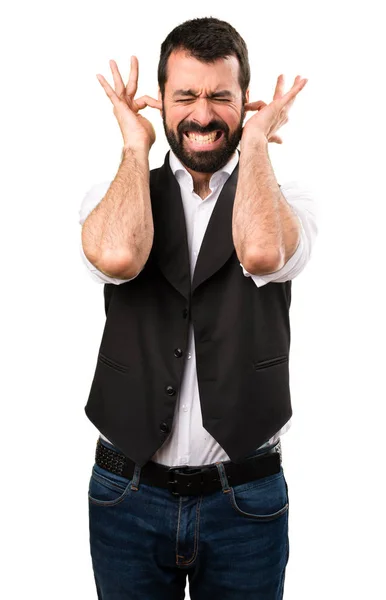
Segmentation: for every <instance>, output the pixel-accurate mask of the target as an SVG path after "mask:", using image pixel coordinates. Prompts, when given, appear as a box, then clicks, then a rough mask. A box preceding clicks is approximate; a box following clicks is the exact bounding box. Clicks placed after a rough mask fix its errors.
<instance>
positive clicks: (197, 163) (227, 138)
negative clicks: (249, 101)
mask: <svg viewBox="0 0 386 600" xmlns="http://www.w3.org/2000/svg"><path fill="white" fill-rule="evenodd" d="M244 116H245V110H244V105H243V106H242V109H241V116H240V122H239V125H238V127H237V128H236V130H235V131H233V132H232V133H230V131H229V127H228V125H227V124H226V123H225V122H224V121H220V120H213V121H211V122H210V123H208V125H206V126H205V127H201V126H200V125H198V123H194V122H191V121H182V122H181V123H180V124H179V125H178V127H177V131H176V132H175V131H174V130H173V129H170V128H169V127H168V126H167V124H166V114H165V110H163V111H162V121H163V125H164V130H165V135H166V139H167V140H168V142H169V146H170V148H171V149H172V151H173V152H174V154H175V155H176V156H177V158H178V159H179V160H180V161H181V162H182V164H183V165H184V166H185V167H187V168H188V169H191V170H192V171H196V172H198V173H215V172H216V171H218V170H219V169H222V167H224V166H225V165H226V164H227V162H228V161H229V159H230V158H231V156H232V154H233V153H234V152H235V150H236V148H237V146H238V145H239V142H240V139H241V135H242V132H243V122H244ZM216 130H219V131H222V132H223V136H222V143H221V145H220V146H219V147H218V148H216V149H215V150H191V149H188V148H186V143H187V142H186V141H185V138H186V136H185V133H184V132H185V131H194V132H197V133H201V134H206V133H211V132H212V131H216Z"/></svg>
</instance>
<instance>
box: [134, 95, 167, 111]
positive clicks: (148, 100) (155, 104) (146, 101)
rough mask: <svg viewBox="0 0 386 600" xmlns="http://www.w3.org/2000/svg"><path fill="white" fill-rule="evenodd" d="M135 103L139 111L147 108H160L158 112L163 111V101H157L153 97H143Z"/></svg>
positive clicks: (136, 99)
mask: <svg viewBox="0 0 386 600" xmlns="http://www.w3.org/2000/svg"><path fill="white" fill-rule="evenodd" d="M134 102H135V104H136V106H137V109H138V110H141V109H142V108H145V107H146V106H151V108H158V110H162V102H161V100H156V99H155V98H152V97H151V96H141V97H140V98H135V100H134Z"/></svg>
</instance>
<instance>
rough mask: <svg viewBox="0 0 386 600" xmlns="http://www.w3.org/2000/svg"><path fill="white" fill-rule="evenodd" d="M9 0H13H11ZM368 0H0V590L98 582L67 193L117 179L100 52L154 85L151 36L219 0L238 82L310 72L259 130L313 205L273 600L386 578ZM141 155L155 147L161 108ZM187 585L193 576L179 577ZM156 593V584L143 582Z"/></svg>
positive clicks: (76, 261)
mask: <svg viewBox="0 0 386 600" xmlns="http://www.w3.org/2000/svg"><path fill="white" fill-rule="evenodd" d="M10 6H11V8H10ZM381 6H382V3H381V2H375V1H374V2H371V1H368V2H366V3H359V2H334V3H332V2H326V1H324V2H320V3H316V2H299V1H294V0H292V1H291V2H290V3H288V2H270V3H268V2H251V3H245V2H244V3H240V2H237V3H236V2H235V3H233V5H229V7H228V8H225V5H224V3H223V2H214V1H212V2H211V1H210V0H205V1H200V0H195V1H194V2H190V3H187V2H184V3H182V2H180V1H178V2H167V3H166V2H164V3H157V4H156V5H154V6H153V5H152V4H151V3H150V4H149V3H145V2H143V3H132V2H130V1H128V0H127V1H126V2H123V1H113V0H110V2H109V3H107V2H100V1H96V0H93V1H92V2H91V1H81V0H77V2H74V1H72V2H71V1H70V0H68V1H67V2H46V1H42V0H40V1H39V0H35V1H34V2H31V3H27V2H14V3H13V4H12V5H8V8H7V9H6V11H5V12H4V9H3V14H2V15H1V19H0V22H1V30H2V32H1V52H0V55H1V62H2V65H1V88H2V89H1V102H2V107H1V116H0V132H1V165H2V179H1V182H2V202H1V206H2V209H1V215H2V228H1V235H0V239H1V250H2V252H1V257H2V267H1V283H2V293H1V301H2V312H1V314H2V326H1V342H2V343H1V350H2V365H3V369H2V376H1V387H2V390H1V407H2V410H1V415H2V420H1V424H2V435H1V452H2V453H1V464H2V468H1V473H2V477H1V480H2V493H1V500H2V510H1V519H2V523H1V538H2V549H3V552H5V555H6V563H5V562H4V559H3V560H2V572H3V574H2V579H1V583H0V585H1V588H2V590H1V596H2V597H3V598H6V599H7V600H11V599H12V600H13V599H15V600H16V599H17V600H20V599H21V598H27V597H33V598H39V600H46V599H47V600H48V599H49V600H52V599H55V600H62V599H63V600H64V599H66V600H67V599H68V598H74V599H75V598H76V599H78V598H79V599H82V600H86V599H90V600H91V599H94V598H96V591H95V587H94V581H93V575H92V567H91V559H90V556H89V542H88V500H87V489H88V481H89V477H90V473H91V468H92V464H93V459H94V451H95V443H96V439H97V435H98V432H97V430H96V429H95V428H94V426H93V425H92V424H91V423H90V422H89V421H88V419H87V417H86V416H85V413H84V410H83V408H84V405H85V403H86V400H87V396H88V392H89V388H90V385H91V380H92V376H93V372H94V368H95V364H96V356H97V350H98V347H99V343H100V338H101V334H102V329H103V325H104V306H103V286H102V285H99V284H97V283H95V282H94V281H93V280H92V279H91V278H90V277H89V275H88V273H87V271H86V269H85V267H84V266H83V264H82V263H81V260H80V255H79V240H80V226H79V224H78V210H79V207H80V204H81V201H82V198H83V196H84V194H85V193H86V191H87V190H88V189H89V188H90V187H91V186H92V185H93V184H94V183H96V182H99V181H106V180H108V179H113V177H114V176H115V173H116V170H117V168H118V165H119V159H120V152H121V134H120V131H119V128H118V125H117V123H116V121H115V117H114V115H113V110H112V105H111V103H110V101H109V100H108V98H107V96H106V95H105V92H104V90H103V89H102V87H101V85H100V84H99V82H98V80H97V78H96V74H97V73H102V74H103V75H104V76H105V77H106V78H107V79H108V80H109V81H110V82H112V75H111V72H110V70H109V63H108V61H109V59H111V58H113V59H115V60H116V61H117V63H118V66H119V68H120V69H121V72H122V75H123V77H124V80H125V82H126V81H127V77H128V73H129V60H130V55H132V54H135V55H136V56H137V57H138V59H139V66H140V81H139V89H138V94H139V95H142V94H150V95H153V96H156V94H157V78H156V70H157V63H158V58H159V50H160V45H161V43H162V41H163V39H164V38H165V37H166V35H167V34H168V32H169V31H170V30H171V29H172V28H173V27H175V26H176V25H177V24H179V23H181V22H182V21H184V20H186V19H188V18H192V17H197V16H199V17H200V16H216V17H219V18H222V19H224V20H228V21H229V22H231V23H232V24H233V25H234V26H235V27H236V29H237V30H238V31H239V32H240V34H241V35H242V36H243V37H244V39H245V40H246V42H247V45H248V48H249V54H250V63H251V69H252V81H251V100H258V99H262V100H264V101H265V102H269V101H271V99H272V95H273V90H274V87H275V83H276V78H277V76H278V75H279V74H280V73H284V75H285V81H286V91H287V90H288V89H289V87H290V86H291V85H292V82H293V79H294V77H295V76H296V75H297V74H299V75H301V76H303V77H307V78H308V79H309V81H308V83H307V84H306V87H305V88H304V90H302V91H301V92H300V94H299V96H298V98H297V99H296V101H295V103H294V105H293V107H292V109H291V111H290V120H289V123H288V124H287V125H285V126H284V127H283V128H282V129H281V130H280V133H279V135H281V137H282V138H283V144H282V145H281V146H279V145H276V144H270V148H269V150H270V156H271V159H272V162H273V165H274V169H275V173H276V177H277V179H278V182H279V183H282V182H285V181H288V180H293V179H296V180H298V181H299V182H302V183H304V184H307V185H310V186H312V188H313V190H314V193H315V197H316V198H317V199H318V202H319V206H320V221H319V227H320V231H319V236H318V238H317V242H316V246H315V249H314V253H313V256H312V258H311V261H310V263H309V264H308V266H307V267H306V270H305V271H304V272H303V273H302V274H301V275H300V276H299V277H298V278H297V279H296V280H294V282H293V285H292V305H291V325H292V330H291V331H292V338H291V340H292V343H291V392H292V401H293V409H294V415H293V424H292V427H291V429H290V431H289V432H288V433H287V434H285V435H284V436H283V437H282V446H283V461H284V462H283V467H284V469H285V474H286V478H287V481H288V484H289V494H290V503H291V506H290V526H289V528H290V559H289V563H288V567H287V571H286V585H285V598H286V600H311V599H312V600H326V598H329V599H334V600H335V599H339V600H341V599H343V598H345V599H346V598H349V599H350V600H354V599H361V600H362V599H364V598H380V597H381V596H382V595H383V593H384V560H385V554H384V539H385V534H386V531H385V511H384V502H385V496H384V493H383V492H382V490H383V489H384V488H383V480H384V468H383V454H384V448H383V443H382V442H383V437H384V428H385V401H386V392H385V370H386V369H385V359H386V353H385V348H386V342H385V333H386V331H385V330H386V327H385V317H384V310H385V300H384V296H383V294H382V290H384V283H385V252H384V244H383V243H382V242H383V239H384V234H385V225H384V223H385V217H386V212H385V207H384V206H385V193H384V190H385V181H384V161H385V158H384V144H385V125H384V121H385V110H384V64H383V62H382V59H381V56H382V54H383V56H384V55H385V48H384V47H382V46H381V44H382V41H381V40H382V38H384V29H383V22H382V19H381V15H380V9H381ZM145 114H146V116H148V117H149V118H151V119H152V121H153V123H154V125H155V127H156V130H157V141H156V143H155V145H154V146H153V148H152V150H151V154H150V162H151V167H152V168H154V167H156V166H159V165H160V164H161V162H162V161H163V158H164V154H165V153H166V151H167V144H166V141H165V138H164V134H163V129H162V122H161V117H160V115H159V113H158V111H155V110H153V109H146V111H145ZM187 597H188V593H187ZM148 600H150V599H148Z"/></svg>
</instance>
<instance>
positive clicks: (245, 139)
mask: <svg viewBox="0 0 386 600" xmlns="http://www.w3.org/2000/svg"><path fill="white" fill-rule="evenodd" d="M243 147H244V149H245V148H255V149H256V148H267V147H268V138H267V137H266V136H265V135H264V133H263V132H255V131H254V132H249V133H247V132H245V133H244V132H243V135H242V136H241V141H240V151H241V150H242V148H243Z"/></svg>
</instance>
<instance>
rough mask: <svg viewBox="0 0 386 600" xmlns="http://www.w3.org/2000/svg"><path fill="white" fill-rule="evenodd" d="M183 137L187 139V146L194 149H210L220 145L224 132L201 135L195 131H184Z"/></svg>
mask: <svg viewBox="0 0 386 600" xmlns="http://www.w3.org/2000/svg"><path fill="white" fill-rule="evenodd" d="M184 137H185V138H186V139H187V141H188V144H189V146H191V147H192V148H194V149H212V148H214V147H215V146H217V145H218V144H219V143H220V141H221V140H222V138H223V137H224V132H223V131H221V130H217V131H211V132H210V133H204V134H202V133H197V132H196V131H184Z"/></svg>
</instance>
